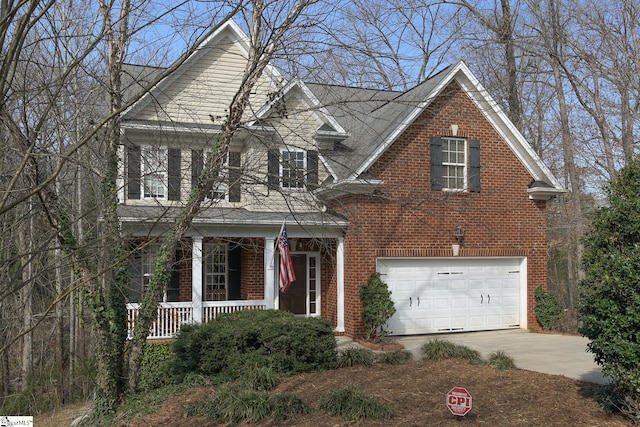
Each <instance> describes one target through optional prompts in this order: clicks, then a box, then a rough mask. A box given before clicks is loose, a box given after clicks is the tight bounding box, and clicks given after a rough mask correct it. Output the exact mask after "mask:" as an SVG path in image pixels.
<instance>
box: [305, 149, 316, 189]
mask: <svg viewBox="0 0 640 427" xmlns="http://www.w3.org/2000/svg"><path fill="white" fill-rule="evenodd" d="M316 188H318V152H317V151H313V150H310V151H307V189H309V190H315V189H316Z"/></svg>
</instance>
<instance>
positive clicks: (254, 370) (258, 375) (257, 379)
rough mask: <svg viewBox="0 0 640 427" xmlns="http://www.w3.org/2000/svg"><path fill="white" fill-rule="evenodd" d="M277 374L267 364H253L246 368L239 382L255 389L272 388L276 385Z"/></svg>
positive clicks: (266, 389)
mask: <svg viewBox="0 0 640 427" xmlns="http://www.w3.org/2000/svg"><path fill="white" fill-rule="evenodd" d="M278 381H279V377H278V374H277V373H276V372H275V371H274V370H273V368H270V367H268V366H253V367H251V368H249V369H247V370H246V371H245V373H244V375H243V376H242V378H240V382H241V383H242V384H243V385H244V386H245V387H247V388H248V389H251V390H255V391H269V390H273V389H274V388H275V387H276V386H277V385H278Z"/></svg>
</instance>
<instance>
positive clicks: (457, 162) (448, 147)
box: [442, 138, 467, 191]
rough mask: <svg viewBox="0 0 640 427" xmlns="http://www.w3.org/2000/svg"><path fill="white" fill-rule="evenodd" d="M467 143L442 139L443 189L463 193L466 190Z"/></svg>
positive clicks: (456, 139) (461, 140) (454, 139)
mask: <svg viewBox="0 0 640 427" xmlns="http://www.w3.org/2000/svg"><path fill="white" fill-rule="evenodd" d="M466 147H467V141H466V140H464V139H459V138H442V189H443V190H453V191H463V190H465V189H466V176H467V174H466V171H467V149H466Z"/></svg>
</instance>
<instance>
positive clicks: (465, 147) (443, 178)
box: [431, 136, 480, 193]
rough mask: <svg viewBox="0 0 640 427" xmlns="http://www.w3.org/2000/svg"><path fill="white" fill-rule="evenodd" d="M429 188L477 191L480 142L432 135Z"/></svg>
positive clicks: (478, 186)
mask: <svg viewBox="0 0 640 427" xmlns="http://www.w3.org/2000/svg"><path fill="white" fill-rule="evenodd" d="M431 189H432V190H434V191H468V192H472V193H478V192H480V141H478V140H477V139H464V138H455V137H439V136H436V137H432V138H431Z"/></svg>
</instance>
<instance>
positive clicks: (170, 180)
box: [126, 144, 181, 200]
mask: <svg viewBox="0 0 640 427" xmlns="http://www.w3.org/2000/svg"><path fill="white" fill-rule="evenodd" d="M126 161H127V198H128V199H140V198H147V199H151V198H154V199H162V200H180V178H181V173H180V164H181V152H180V149H179V148H171V147H166V146H160V145H143V146H140V145H133V144H132V145H128V146H127V157H126Z"/></svg>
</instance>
